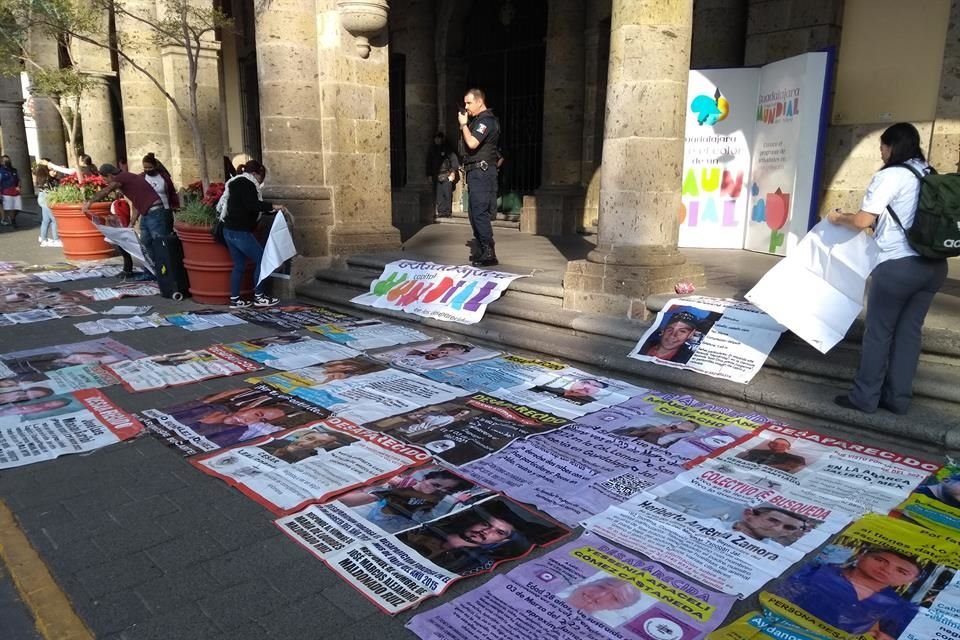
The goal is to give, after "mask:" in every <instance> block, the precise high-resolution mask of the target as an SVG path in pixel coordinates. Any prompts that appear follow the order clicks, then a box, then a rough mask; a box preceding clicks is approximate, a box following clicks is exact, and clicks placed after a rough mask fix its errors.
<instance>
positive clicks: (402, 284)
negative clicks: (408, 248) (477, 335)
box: [351, 260, 525, 324]
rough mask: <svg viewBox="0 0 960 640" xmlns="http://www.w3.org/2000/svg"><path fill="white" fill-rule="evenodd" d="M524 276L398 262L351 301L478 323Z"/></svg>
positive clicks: (466, 322) (384, 270) (432, 316)
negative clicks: (508, 288)
mask: <svg viewBox="0 0 960 640" xmlns="http://www.w3.org/2000/svg"><path fill="white" fill-rule="evenodd" d="M523 277H525V276H522V275H517V274H515V273H504V272H501V271H490V270H487V269H475V268H473V267H465V266H451V265H443V264H436V263H433V262H417V261H413V260H398V261H396V262H391V263H390V264H388V265H386V266H385V267H384V268H383V273H382V274H381V275H380V277H379V278H377V279H376V280H374V281H373V282H372V283H371V284H370V291H369V292H367V293H364V294H362V295H359V296H357V297H356V298H354V299H353V300H351V302H353V303H355V304H359V305H363V306H366V307H375V308H378V309H394V310H397V311H404V312H406V313H411V314H414V315H418V316H423V317H425V318H433V319H435V320H447V321H451V322H459V323H461V324H475V323H477V322H479V321H480V319H481V318H483V313H484V311H486V309H487V305H488V304H490V303H491V302H493V301H494V300H496V299H497V298H499V297H500V296H501V295H502V294H503V292H504V291H505V290H506V289H507V287H509V286H510V283H511V282H513V281H514V280H516V279H517V278H523Z"/></svg>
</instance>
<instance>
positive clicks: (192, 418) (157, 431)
mask: <svg viewBox="0 0 960 640" xmlns="http://www.w3.org/2000/svg"><path fill="white" fill-rule="evenodd" d="M329 415H330V412H329V411H327V410H326V409H323V408H321V407H317V406H315V405H312V404H310V403H309V402H305V401H304V400H301V399H299V398H295V397H293V396H290V395H287V394H285V393H282V392H280V391H277V390H275V389H271V388H270V387H268V386H267V385H257V386H254V387H244V388H242V389H231V390H229V391H223V392H221V393H215V394H212V395H209V396H206V397H205V398H200V399H199V400H191V401H190V402H185V403H183V404H179V405H177V406H175V407H170V408H169V409H146V410H144V411H142V412H140V419H141V421H142V422H143V424H144V426H145V427H146V428H147V429H148V430H149V432H150V433H151V434H153V435H154V436H156V437H157V438H159V439H160V440H161V441H162V442H164V443H166V444H167V445H169V446H171V447H173V448H174V449H177V450H178V451H180V452H181V453H183V455H185V456H192V455H196V454H198V453H207V452H210V451H216V450H217V449H221V448H223V447H231V446H233V445H236V444H240V443H241V442H246V441H248V440H255V439H258V438H262V437H263V436H268V435H272V434H275V433H278V432H280V431H285V430H287V429H295V428H298V427H304V426H309V425H312V424H314V423H316V422H319V421H320V420H322V419H323V418H326V417H327V416H329Z"/></svg>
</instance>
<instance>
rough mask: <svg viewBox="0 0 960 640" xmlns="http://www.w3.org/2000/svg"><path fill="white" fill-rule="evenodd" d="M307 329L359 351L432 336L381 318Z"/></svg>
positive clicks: (313, 326)
mask: <svg viewBox="0 0 960 640" xmlns="http://www.w3.org/2000/svg"><path fill="white" fill-rule="evenodd" d="M307 330H308V331H313V332H314V333H319V334H320V335H322V336H323V337H324V338H326V339H327V340H332V341H334V342H339V343H340V344H345V345H347V346H349V347H353V348H354V349H357V350H359V351H369V350H370V349H383V348H385V347H392V346H395V345H398V344H408V343H410V342H425V341H427V340H429V339H430V336H428V335H427V334H425V333H423V332H422V331H417V330H416V329H411V328H410V327H403V326H400V325H398V324H391V323H389V322H383V321H381V320H356V321H342V322H336V323H326V324H319V325H312V326H309V327H307Z"/></svg>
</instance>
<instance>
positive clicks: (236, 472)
mask: <svg viewBox="0 0 960 640" xmlns="http://www.w3.org/2000/svg"><path fill="white" fill-rule="evenodd" d="M429 460H430V454H429V453H427V452H425V451H422V450H420V449H417V448H416V447H411V446H410V445H408V444H406V443H403V442H400V441H398V440H396V439H394V438H391V437H390V436H388V435H385V434H382V433H376V432H375V431H370V430H369V429H364V428H363V427H358V426H357V425H355V424H353V423H351V422H349V421H347V420H343V419H342V418H337V417H335V416H331V417H329V418H326V419H325V420H323V421H322V422H320V423H319V424H316V425H314V426H312V427H309V428H305V429H298V430H296V431H292V432H289V433H285V434H283V435H282V436H278V437H275V438H270V437H267V438H263V439H261V440H253V441H250V442H249V443H247V444H245V445H240V446H236V447H232V448H229V449H222V450H219V451H214V452H212V453H209V454H205V455H202V456H195V457H193V458H191V459H190V462H191V464H193V465H194V466H195V467H197V468H198V469H200V470H201V471H203V472H204V473H207V474H209V475H211V476H213V477H215V478H220V479H221V480H223V481H224V482H226V483H228V484H230V485H233V486H235V487H236V488H237V489H239V490H240V491H241V492H242V493H243V494H244V495H246V496H248V497H250V498H251V499H253V500H255V501H256V502H258V503H260V504H262V505H263V506H265V507H266V508H267V509H270V510H271V511H273V512H274V513H276V514H278V515H283V514H287V513H292V512H294V511H297V510H299V509H302V508H303V507H305V506H307V505H308V504H311V503H313V502H326V501H328V500H330V499H331V498H333V497H334V496H335V495H337V494H339V493H344V492H346V491H349V490H351V489H356V488H357V487H360V486H362V485H366V484H369V483H370V482H372V481H376V480H378V479H380V478H385V477H387V476H389V475H392V474H395V473H396V472H398V471H403V470H405V469H408V468H410V467H414V466H417V465H421V464H423V463H425V462H427V461H429Z"/></svg>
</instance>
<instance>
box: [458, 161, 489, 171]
mask: <svg viewBox="0 0 960 640" xmlns="http://www.w3.org/2000/svg"><path fill="white" fill-rule="evenodd" d="M477 167H480V170H481V171H486V170H487V169H488V168H489V167H490V163H489V162H487V161H486V160H480V161H479V162H464V163H463V170H464V171H470V169H476V168H477Z"/></svg>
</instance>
